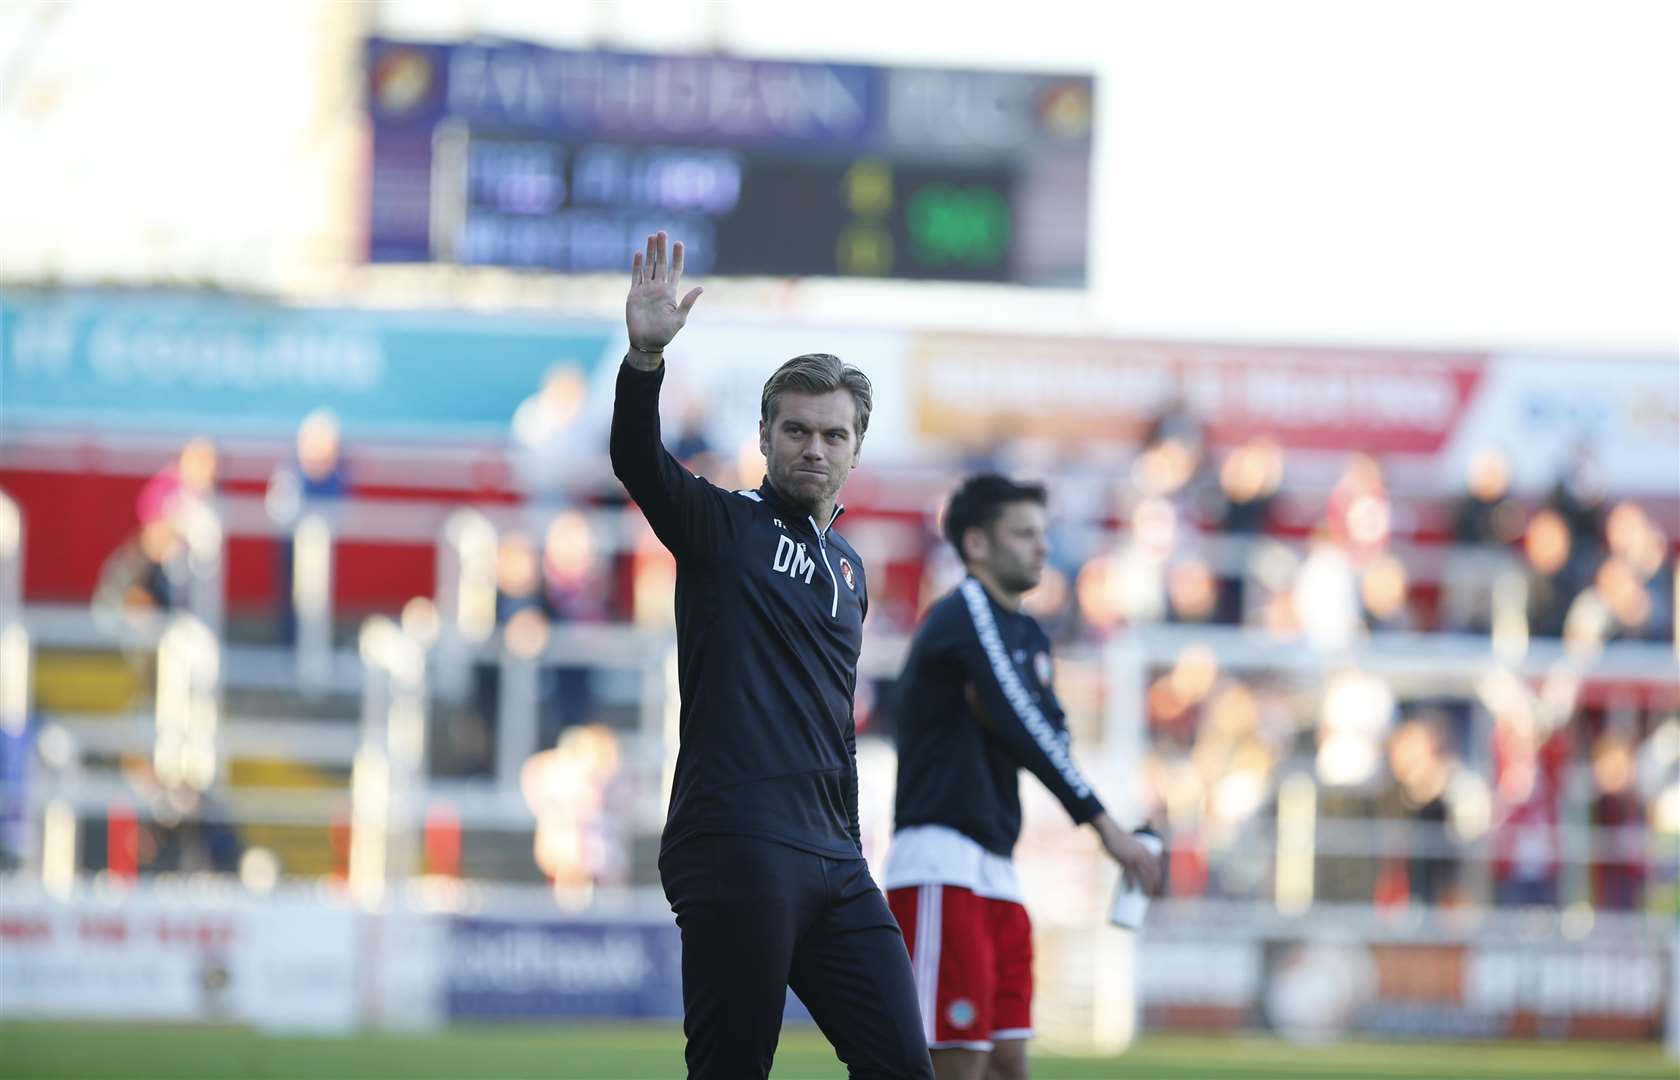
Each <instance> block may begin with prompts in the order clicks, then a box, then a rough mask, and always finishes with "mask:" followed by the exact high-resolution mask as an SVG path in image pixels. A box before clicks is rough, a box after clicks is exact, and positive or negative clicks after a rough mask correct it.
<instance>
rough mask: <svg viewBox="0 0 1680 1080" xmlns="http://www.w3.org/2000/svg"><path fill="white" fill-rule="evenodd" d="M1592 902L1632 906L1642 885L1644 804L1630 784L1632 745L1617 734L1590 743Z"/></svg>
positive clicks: (1619, 907)
mask: <svg viewBox="0 0 1680 1080" xmlns="http://www.w3.org/2000/svg"><path fill="white" fill-rule="evenodd" d="M1592 774H1593V782H1594V786H1595V788H1596V789H1597V790H1596V794H1594V796H1593V800H1592V805H1591V807H1590V810H1589V814H1590V819H1591V821H1592V825H1593V841H1592V886H1593V905H1594V906H1595V907H1599V908H1604V909H1606V910H1610V911H1634V910H1637V909H1638V907H1639V905H1640V899H1641V893H1642V891H1643V890H1644V886H1645V808H1644V806H1643V805H1642V804H1641V803H1640V801H1639V796H1638V794H1637V793H1636V792H1635V790H1634V783H1633V774H1634V765H1633V747H1632V746H1630V745H1629V744H1628V741H1627V740H1626V739H1625V738H1622V737H1621V736H1620V735H1614V734H1610V735H1604V736H1601V737H1600V738H1599V740H1598V742H1597V744H1596V745H1595V746H1594V747H1593V761H1592Z"/></svg>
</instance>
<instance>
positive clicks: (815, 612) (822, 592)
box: [611, 364, 869, 858]
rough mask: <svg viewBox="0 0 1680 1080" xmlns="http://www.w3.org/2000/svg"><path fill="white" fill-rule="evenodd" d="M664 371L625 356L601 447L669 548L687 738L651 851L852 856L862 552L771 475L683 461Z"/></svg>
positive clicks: (864, 598) (856, 852)
mask: <svg viewBox="0 0 1680 1080" xmlns="http://www.w3.org/2000/svg"><path fill="white" fill-rule="evenodd" d="M664 373H665V369H664V367H663V365H662V366H661V367H659V368H658V369H656V370H654V371H638V370H637V369H636V368H633V367H631V366H630V365H629V364H624V365H623V366H622V367H621V368H620V370H619V373H618V394H617V399H616V401H615V402H614V404H613V420H612V444H611V449H612V465H613V472H614V473H615V474H616V475H617V476H618V478H619V480H620V481H622V482H623V484H624V487H625V489H626V490H627V491H628V492H629V493H630V496H631V498H633V499H635V500H636V504H637V505H638V506H639V507H640V508H641V510H642V513H643V515H645V516H646V517H647V521H648V524H649V525H650V526H652V527H653V531H654V534H655V535H657V536H658V537H659V540H660V542H661V543H663V544H664V545H665V546H666V547H667V548H668V549H670V551H671V553H672V554H673V555H675V556H676V559H677V598H676V599H677V605H676V606H677V670H678V683H679V685H680V689H681V694H682V709H681V717H680V735H681V747H680V749H679V750H678V752H677V770H676V780H675V783H674V785H673V786H672V789H671V805H670V810H669V813H668V815H667V817H666V821H665V834H664V838H663V840H662V842H661V845H660V848H661V851H666V850H669V849H670V848H671V847H673V846H674V845H676V844H679V843H681V842H682V841H684V840H687V839H689V838H691V837H694V836H699V835H703V834H707V833H731V834H735V835H742V836H758V837H763V838H765V839H767V840H774V841H777V842H779V843H783V844H788V845H790V846H793V847H797V848H802V849H804V850H807V851H813V852H817V853H819V854H823V855H829V856H834V857H839V858H859V857H861V854H862V849H861V843H860V839H859V835H858V791H857V737H856V729H855V727H854V724H853V721H852V696H853V693H854V692H855V691H856V689H857V659H858V649H859V648H860V646H861V645H862V643H863V617H864V614H865V612H867V611H868V609H869V599H868V596H869V594H868V591H867V586H866V584H865V580H864V575H863V563H862V561H861V560H860V559H859V558H858V555H857V552H856V551H854V550H852V547H851V545H850V544H848V543H846V541H845V540H844V539H843V538H842V537H841V536H840V535H839V534H838V533H836V532H834V531H833V524H834V521H833V520H832V519H831V520H830V521H827V522H823V523H820V524H819V523H818V522H816V521H814V520H812V519H811V518H810V517H809V516H808V515H806V514H805V513H803V512H802V511H799V510H796V509H794V508H793V507H792V506H790V505H789V504H788V503H786V502H784V501H783V500H782V498H781V497H780V496H779V495H778V494H777V493H776V491H775V489H774V488H773V487H772V486H771V485H770V483H769V481H768V480H766V481H765V482H764V484H762V485H761V486H760V487H759V488H758V489H757V490H756V491H734V492H731V491H725V490H724V489H722V488H720V487H717V486H715V485H713V484H710V483H708V482H707V481H705V480H702V479H700V478H699V477H696V476H694V475H693V474H691V473H690V472H689V471H688V470H686V469H684V468H683V467H682V466H681V465H679V464H678V463H677V461H676V459H675V458H673V457H672V456H671V455H670V454H669V453H667V452H666V451H665V448H664V445H663V444H662V443H661V442H660V435H659V386H660V383H661V382H662V381H663V379H664ZM839 516H840V509H839V508H836V510H835V514H834V518H835V519H838V518H839Z"/></svg>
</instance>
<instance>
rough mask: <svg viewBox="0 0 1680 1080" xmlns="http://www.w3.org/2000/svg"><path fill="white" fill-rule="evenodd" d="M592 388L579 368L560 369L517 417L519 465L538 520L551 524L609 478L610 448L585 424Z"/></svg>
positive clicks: (516, 458) (515, 440)
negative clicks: (600, 480) (558, 512)
mask: <svg viewBox="0 0 1680 1080" xmlns="http://www.w3.org/2000/svg"><path fill="white" fill-rule="evenodd" d="M588 396H589V387H588V384H587V383H586V382H585V380H584V377H583V371H582V369H581V368H579V367H578V366H577V365H576V364H572V363H566V364H558V365H556V366H554V367H552V368H550V369H549V371H548V373H547V374H546V375H545V376H544V377H543V383H542V386H541V388H539V389H538V390H537V392H536V393H534V394H532V395H531V396H530V397H528V398H526V399H525V400H524V401H523V402H521V403H520V405H519V408H518V409H516V410H515V411H514V414H513V451H514V454H513V457H514V460H513V465H514V472H515V474H516V475H517V476H518V479H519V484H520V487H521V488H523V490H524V492H525V497H526V499H527V500H528V501H529V502H530V503H531V504H532V507H533V509H534V511H535V512H536V516H537V518H538V519H540V520H546V519H547V518H548V517H549V516H550V515H552V514H554V513H555V512H557V511H559V510H563V509H565V508H566V507H568V506H571V505H572V504H573V503H575V502H576V501H577V500H578V499H579V498H580V497H582V496H583V495H585V494H587V493H588V491H589V490H590V489H591V488H592V487H594V486H595V483H596V481H597V480H599V479H600V478H601V477H604V476H606V475H607V465H606V460H605V459H606V453H605V450H606V445H605V440H604V438H602V437H601V436H600V433H599V432H596V431H594V430H593V429H592V428H591V427H590V425H589V423H588V422H587V420H586V418H585V413H584V405H585V404H587V401H588Z"/></svg>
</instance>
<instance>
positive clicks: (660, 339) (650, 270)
mask: <svg viewBox="0 0 1680 1080" xmlns="http://www.w3.org/2000/svg"><path fill="white" fill-rule="evenodd" d="M668 242H669V238H668V237H667V236H666V235H665V233H664V232H663V231H660V232H658V233H655V234H654V235H652V236H650V237H648V240H647V253H646V255H645V256H644V255H643V253H642V252H640V251H638V252H636V254H635V256H634V257H633V258H632V259H631V260H630V295H629V296H628V297H626V298H625V301H624V323H625V326H626V327H627V328H628V329H629V331H630V345H631V347H632V348H635V349H638V350H640V351H642V352H658V351H659V350H661V349H663V348H664V347H665V346H667V345H669V344H670V343H671V339H672V338H674V337H676V336H677V331H678V330H681V329H682V328H683V324H684V323H686V322H687V321H688V313H689V311H690V310H692V309H693V307H694V302H695V301H696V300H698V299H700V292H701V290H700V289H698V288H695V289H690V290H689V292H688V295H687V296H684V297H683V298H682V301H681V302H680V303H679V302H678V300H677V286H678V285H679V284H680V283H681V282H682V272H683V246H682V241H680V240H679V241H678V242H677V243H675V244H671V245H670V255H669V258H667V256H666V245H667V243H668Z"/></svg>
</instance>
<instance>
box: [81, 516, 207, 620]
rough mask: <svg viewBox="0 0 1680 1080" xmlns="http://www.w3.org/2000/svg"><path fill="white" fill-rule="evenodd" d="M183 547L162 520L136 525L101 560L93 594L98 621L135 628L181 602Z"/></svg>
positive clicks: (185, 582)
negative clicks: (134, 528) (130, 534)
mask: <svg viewBox="0 0 1680 1080" xmlns="http://www.w3.org/2000/svg"><path fill="white" fill-rule="evenodd" d="M186 551H187V549H186V544H185V543H183V542H182V540H181V534H180V532H179V531H178V530H177V529H176V528H175V525H174V523H173V521H171V520H170V518H169V517H168V516H163V517H158V518H156V519H154V520H152V521H151V522H149V523H147V524H145V525H142V526H141V527H140V531H139V532H138V533H136V534H135V535H134V536H133V537H131V538H129V539H128V540H127V541H125V542H124V543H123V544H122V546H120V547H118V548H117V549H116V550H115V551H114V552H112V553H111V555H110V557H108V558H107V559H106V560H105V565H104V567H103V568H101V570H100V572H99V584H98V585H97V586H96V587H95V589H94V594H93V609H94V613H95V615H96V616H97V617H99V618H100V619H101V621H104V622H108V623H113V624H117V623H122V624H127V625H129V626H137V625H141V624H144V623H147V622H150V621H152V620H153V619H155V618H156V617H157V616H160V615H162V614H163V613H165V612H168V611H172V610H174V609H176V608H178V607H181V606H183V605H184V604H185V603H186V597H187V585H188V569H187V557H186Z"/></svg>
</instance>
